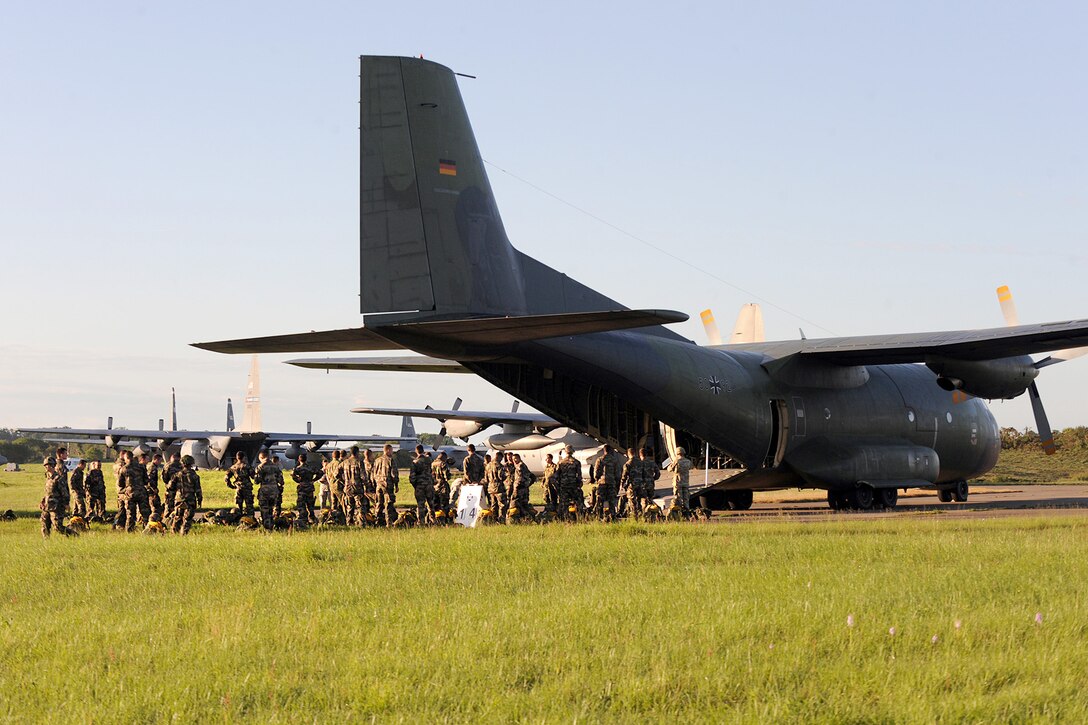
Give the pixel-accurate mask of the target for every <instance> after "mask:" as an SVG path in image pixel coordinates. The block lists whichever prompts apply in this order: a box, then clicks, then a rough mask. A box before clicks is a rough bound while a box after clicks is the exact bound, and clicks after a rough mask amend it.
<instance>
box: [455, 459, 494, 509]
mask: <svg viewBox="0 0 1088 725" xmlns="http://www.w3.org/2000/svg"><path fill="white" fill-rule="evenodd" d="M465 450H467V451H468V455H466V456H465V459H464V460H463V461H461V472H462V477H461V478H458V479H456V480H455V481H454V484H453V490H452V491H450V506H452V507H454V508H456V507H457V505H458V504H459V503H460V502H461V487H462V486H478V485H480V484H482V483H483V480H484V459H483V458H481V457H480V455H479V454H478V453H476V446H474V445H473V444H471V443H469V444H468V446H467V447H466V449H465ZM486 496H487V487H486V486H485V487H484V497H486ZM481 498H483V497H481ZM481 503H482V502H481Z"/></svg>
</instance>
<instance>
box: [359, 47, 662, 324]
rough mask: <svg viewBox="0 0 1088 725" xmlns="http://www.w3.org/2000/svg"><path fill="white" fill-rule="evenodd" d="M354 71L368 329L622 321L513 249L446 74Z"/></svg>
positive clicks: (592, 295)
mask: <svg viewBox="0 0 1088 725" xmlns="http://www.w3.org/2000/svg"><path fill="white" fill-rule="evenodd" d="M360 61H361V70H360V78H361V102H360V108H361V118H360V124H359V126H360V135H361V139H360V151H361V183H360V189H361V199H360V210H361V215H362V216H361V219H360V229H361V237H360V252H361V254H360V258H361V268H360V286H361V294H360V300H361V311H362V312H363V313H365V314H367V318H366V326H367V327H380V326H381V325H383V324H389V323H391V322H404V321H417V320H428V319H446V320H449V319H458V318H465V317H479V316H484V317H492V316H525V315H555V314H564V313H573V312H596V311H600V310H620V309H626V308H624V307H623V306H622V305H620V304H619V303H617V302H616V301H614V300H611V299H609V298H608V297H606V296H604V295H602V294H600V293H598V292H596V291H594V290H592V289H590V288H588V287H586V286H585V285H582V284H579V283H578V282H575V281H574V280H572V279H570V278H569V277H567V276H566V275H565V274H562V273H560V272H558V271H556V270H554V269H552V268H550V267H548V266H547V265H544V264H542V263H541V262H538V261H537V260H535V259H533V258H531V257H528V256H526V255H525V254H522V253H521V252H519V251H518V250H516V249H515V248H514V247H513V246H512V245H511V244H510V240H509V239H508V237H507V235H506V230H505V228H504V227H503V223H502V218H501V217H500V215H499V210H498V206H497V204H496V202H495V196H494V193H493V192H492V190H491V184H490V182H489V181H488V178H487V171H486V169H485V168H484V161H483V158H482V156H481V155H480V150H479V148H478V147H477V145H476V138H475V136H474V135H473V132H472V126H471V124H470V123H469V118H468V113H467V112H466V110H465V105H464V102H463V101H462V99H461V92H460V89H459V88H458V86H457V79H456V77H455V75H454V73H453V71H451V70H450V69H449V68H446V67H445V66H441V65H439V64H437V63H433V62H431V61H426V60H423V59H421V58H396V57H381V56H364V57H362V58H361V59H360ZM385 313H400V314H397V315H396V316H395V317H394V316H393V315H389V316H388V317H387V316H386V314H385ZM383 318H384V319H383ZM655 331H656V334H666V335H670V336H671V335H673V333H671V332H667V331H665V330H663V329H661V328H655ZM647 332H651V334H654V332H652V331H650V330H647Z"/></svg>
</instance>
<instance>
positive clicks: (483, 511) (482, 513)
mask: <svg viewBox="0 0 1088 725" xmlns="http://www.w3.org/2000/svg"><path fill="white" fill-rule="evenodd" d="M490 515H491V509H481V510H480V516H490Z"/></svg>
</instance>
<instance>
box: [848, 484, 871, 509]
mask: <svg viewBox="0 0 1088 725" xmlns="http://www.w3.org/2000/svg"><path fill="white" fill-rule="evenodd" d="M875 497H876V492H875V491H874V490H873V487H872V486H869V485H867V484H862V485H860V486H858V487H857V488H855V489H854V490H853V491H851V492H850V503H851V504H853V507H854V508H856V509H859V510H861V511H868V510H869V509H871V508H872V507H873V500H874V498H875Z"/></svg>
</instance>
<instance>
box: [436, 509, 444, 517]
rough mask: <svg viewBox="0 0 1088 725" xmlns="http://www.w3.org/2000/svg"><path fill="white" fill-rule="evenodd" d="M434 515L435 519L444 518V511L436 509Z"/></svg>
mask: <svg viewBox="0 0 1088 725" xmlns="http://www.w3.org/2000/svg"><path fill="white" fill-rule="evenodd" d="M434 517H435V518H436V519H444V518H446V512H445V511H444V510H443V509H438V510H437V511H435V512H434Z"/></svg>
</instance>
